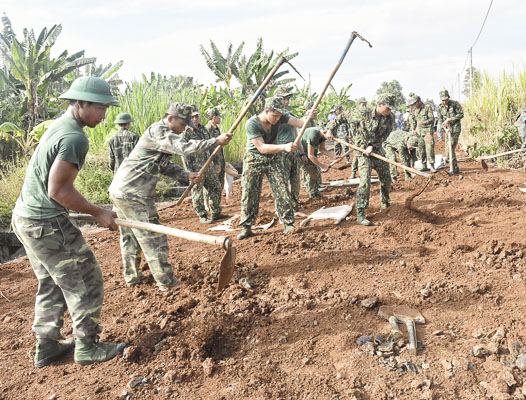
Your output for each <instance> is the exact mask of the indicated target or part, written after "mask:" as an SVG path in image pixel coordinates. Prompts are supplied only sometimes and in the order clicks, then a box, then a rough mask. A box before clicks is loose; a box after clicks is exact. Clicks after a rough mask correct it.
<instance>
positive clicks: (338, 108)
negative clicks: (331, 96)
mask: <svg viewBox="0 0 526 400" xmlns="http://www.w3.org/2000/svg"><path fill="white" fill-rule="evenodd" d="M336 110H340V111H341V110H342V106H341V105H340V104H338V105H337V106H336V107H334V111H336Z"/></svg>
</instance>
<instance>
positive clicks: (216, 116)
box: [206, 107, 226, 193]
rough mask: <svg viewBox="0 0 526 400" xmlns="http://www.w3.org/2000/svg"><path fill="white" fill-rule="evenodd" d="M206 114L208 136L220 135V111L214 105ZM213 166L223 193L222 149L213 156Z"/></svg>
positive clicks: (223, 157) (223, 165)
mask: <svg viewBox="0 0 526 400" xmlns="http://www.w3.org/2000/svg"><path fill="white" fill-rule="evenodd" d="M206 116H207V117H208V124H206V130H207V132H208V136H209V137H211V138H212V137H218V136H220V135H221V131H220V130H219V124H220V123H221V113H220V112H219V110H218V109H217V108H216V107H212V108H210V109H209V110H207V112H206ZM214 166H215V169H216V173H217V174H218V176H219V183H220V184H221V193H223V188H224V186H225V168H226V167H225V166H226V162H225V154H224V152H223V149H221V151H219V154H218V155H217V156H216V158H214Z"/></svg>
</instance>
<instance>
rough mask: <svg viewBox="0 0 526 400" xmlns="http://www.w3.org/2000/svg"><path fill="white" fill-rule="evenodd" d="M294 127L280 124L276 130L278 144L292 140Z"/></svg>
mask: <svg viewBox="0 0 526 400" xmlns="http://www.w3.org/2000/svg"><path fill="white" fill-rule="evenodd" d="M286 114H288V115H289V118H290V117H293V115H292V114H291V113H286ZM295 129H296V128H294V127H293V126H292V125H289V124H280V125H279V130H278V144H287V143H290V142H293V141H294V139H296V133H295V132H294V130H295Z"/></svg>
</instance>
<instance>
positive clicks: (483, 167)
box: [480, 160, 488, 171]
mask: <svg viewBox="0 0 526 400" xmlns="http://www.w3.org/2000/svg"><path fill="white" fill-rule="evenodd" d="M480 165H481V167H482V169H483V170H484V171H487V170H488V164H486V161H484V160H480Z"/></svg>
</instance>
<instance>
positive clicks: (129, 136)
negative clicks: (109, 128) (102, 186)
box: [109, 113, 139, 174]
mask: <svg viewBox="0 0 526 400" xmlns="http://www.w3.org/2000/svg"><path fill="white" fill-rule="evenodd" d="M114 122H115V123H116V124H118V125H119V126H120V129H119V130H118V131H117V132H115V133H114V134H113V136H112V137H111V138H110V142H109V149H110V169H111V171H112V172H113V173H114V174H115V172H116V171H117V169H118V168H119V165H121V164H122V160H124V159H125V158H126V157H128V156H129V155H130V153H131V152H132V150H133V148H134V147H135V145H136V144H137V142H138V141H139V135H137V134H136V133H135V132H130V131H129V130H128V129H130V125H131V123H132V122H133V118H132V117H131V115H130V114H128V113H120V114H119V115H117V118H116V119H115V121H114Z"/></svg>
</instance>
